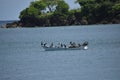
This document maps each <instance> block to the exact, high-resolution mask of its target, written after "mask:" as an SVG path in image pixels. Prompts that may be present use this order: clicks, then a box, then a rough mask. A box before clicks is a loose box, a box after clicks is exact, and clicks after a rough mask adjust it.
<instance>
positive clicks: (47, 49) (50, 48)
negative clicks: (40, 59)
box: [42, 46, 88, 51]
mask: <svg viewBox="0 0 120 80" xmlns="http://www.w3.org/2000/svg"><path fill="white" fill-rule="evenodd" d="M42 47H43V49H44V50H45V51H57V50H87V49H88V46H81V47H78V48H58V47H44V46H42Z"/></svg>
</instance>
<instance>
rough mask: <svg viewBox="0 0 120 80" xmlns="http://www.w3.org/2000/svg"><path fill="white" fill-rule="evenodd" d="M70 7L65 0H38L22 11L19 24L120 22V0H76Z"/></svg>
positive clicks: (59, 24) (55, 24) (29, 25)
mask: <svg viewBox="0 0 120 80" xmlns="http://www.w3.org/2000/svg"><path fill="white" fill-rule="evenodd" d="M75 3H78V4H79V5H80V7H79V8H78V9H70V8H69V5H68V4H67V3H66V2H65V1H64V0H36V1H33V2H31V3H30V5H29V6H28V7H27V8H26V9H24V10H22V11H21V12H20V15H19V18H20V21H19V25H20V26H25V27H35V26H65V25H83V24H107V23H120V0H76V1H75Z"/></svg>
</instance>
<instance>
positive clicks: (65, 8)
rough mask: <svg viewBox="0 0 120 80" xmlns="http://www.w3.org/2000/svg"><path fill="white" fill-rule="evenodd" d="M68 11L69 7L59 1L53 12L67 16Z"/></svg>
mask: <svg viewBox="0 0 120 80" xmlns="http://www.w3.org/2000/svg"><path fill="white" fill-rule="evenodd" d="M68 10H69V5H68V4H67V3H66V2H65V1H63V0H61V1H59V2H58V5H57V6H56V10H55V12H56V13H62V14H67V13H68Z"/></svg>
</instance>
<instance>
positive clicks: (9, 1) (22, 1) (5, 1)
mask: <svg viewBox="0 0 120 80" xmlns="http://www.w3.org/2000/svg"><path fill="white" fill-rule="evenodd" d="M32 1H34V0H0V20H19V14H20V12H21V11H22V10H23V9H25V8H27V7H28V6H29V4H30V2H32ZM65 1H66V2H67V3H68V4H69V6H70V9H76V8H79V4H75V0H65Z"/></svg>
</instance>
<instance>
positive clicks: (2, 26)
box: [0, 23, 120, 29]
mask: <svg viewBox="0 0 120 80" xmlns="http://www.w3.org/2000/svg"><path fill="white" fill-rule="evenodd" d="M6 24H7V23H6ZM6 24H4V25H1V26H0V28H6V29H7V28H54V27H56V28H57V27H72V26H74V27H84V26H88V27H89V26H95V25H119V24H120V23H117V24H113V23H109V24H87V25H65V26H34V27H26V26H12V27H6Z"/></svg>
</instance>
